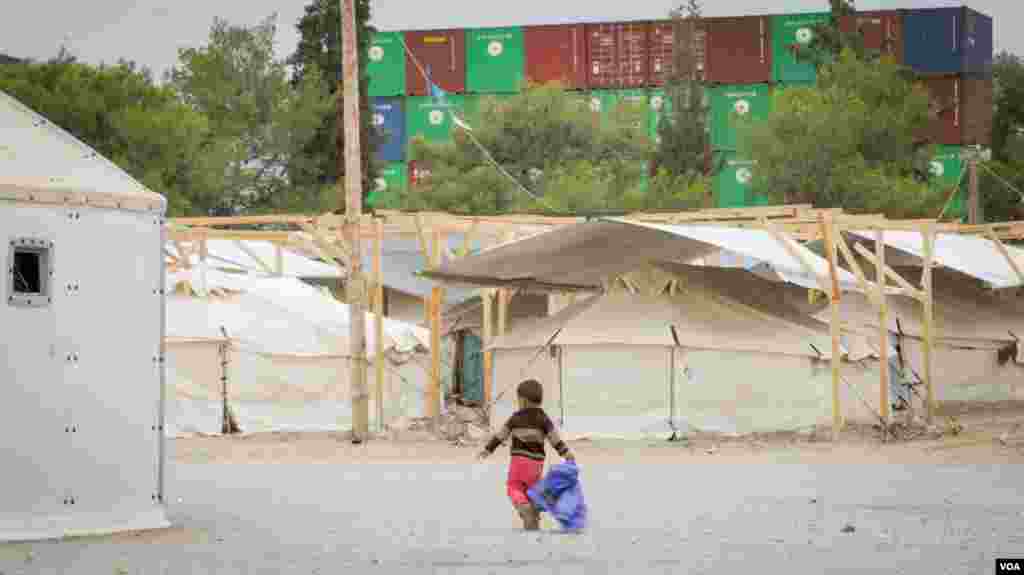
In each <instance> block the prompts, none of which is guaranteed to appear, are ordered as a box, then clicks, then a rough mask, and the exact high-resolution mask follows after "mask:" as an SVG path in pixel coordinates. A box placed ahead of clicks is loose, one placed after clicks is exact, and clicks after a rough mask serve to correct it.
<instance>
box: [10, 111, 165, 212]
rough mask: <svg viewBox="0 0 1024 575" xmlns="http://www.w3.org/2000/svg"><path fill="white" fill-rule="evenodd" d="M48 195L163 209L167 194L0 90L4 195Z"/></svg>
mask: <svg viewBox="0 0 1024 575" xmlns="http://www.w3.org/2000/svg"><path fill="white" fill-rule="evenodd" d="M46 191H53V192H60V193H70V194H72V195H73V196H74V197H76V198H81V200H82V201H83V202H87V203H94V200H96V203H101V204H103V203H109V202H110V201H112V200H113V201H116V202H117V203H118V204H119V207H122V208H123V209H130V208H132V207H138V208H140V209H144V210H147V211H148V210H154V211H163V210H164V209H165V206H166V202H165V200H164V198H163V196H161V195H159V194H156V193H154V192H151V191H150V190H148V189H146V187H145V186H143V185H142V184H141V183H139V182H138V181H137V180H135V179H134V178H132V177H131V176H130V175H128V173H127V172H125V171H124V170H122V169H121V168H119V167H117V166H116V165H115V164H114V163H113V162H111V161H110V160H108V159H107V158H104V157H103V156H101V155H100V154H99V153H98V152H97V151H96V150H94V149H92V148H91V147H89V146H88V145H86V144H85V143H84V142H82V141H81V140H79V139H78V138H75V137H74V136H72V135H71V134H69V133H68V132H66V131H65V130H63V129H62V128H61V127H60V126H57V125H56V124H54V123H53V122H51V121H49V120H47V119H46V118H44V117H43V116H41V115H39V114H37V113H36V112H34V111H32V110H31V109H29V108H28V107H26V106H25V105H23V104H22V103H21V102H19V101H17V100H15V99H14V98H12V97H11V96H10V95H8V94H6V93H4V92H2V91H0V193H14V194H18V195H19V197H21V196H23V197H24V198H25V200H26V201H32V200H31V199H30V197H34V196H35V194H36V193H37V192H46ZM100 199H102V200H103V202H100V201H99V200H100ZM122 202H123V205H120V204H121V203H122Z"/></svg>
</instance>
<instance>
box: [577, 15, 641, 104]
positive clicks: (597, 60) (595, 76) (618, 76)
mask: <svg viewBox="0 0 1024 575" xmlns="http://www.w3.org/2000/svg"><path fill="white" fill-rule="evenodd" d="M649 28H650V25H649V24H647V23H646V22H623V23H615V24H587V25H586V31H587V60H588V66H587V84H588V87H589V88H597V89H601V88H643V87H644V86H647V80H648V66H649V64H650V62H648V51H647V48H648V44H649V43H648V31H649Z"/></svg>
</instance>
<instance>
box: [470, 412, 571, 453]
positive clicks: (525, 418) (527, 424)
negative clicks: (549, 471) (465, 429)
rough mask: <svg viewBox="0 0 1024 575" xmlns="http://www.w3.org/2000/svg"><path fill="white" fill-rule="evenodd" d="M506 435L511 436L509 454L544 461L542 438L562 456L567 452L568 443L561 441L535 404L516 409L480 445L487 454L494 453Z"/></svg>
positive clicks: (553, 425) (556, 431)
mask: <svg viewBox="0 0 1024 575" xmlns="http://www.w3.org/2000/svg"><path fill="white" fill-rule="evenodd" d="M509 438H511V439H512V445H511V454H512V455H513V456H516V455H518V456H522V457H528V458H530V459H535V460H537V461H544V457H545V452H544V441H545V440H546V441H547V442H548V443H550V444H551V447H553V448H554V449H555V451H557V452H558V455H560V456H561V457H562V458H565V457H566V456H567V455H569V446H567V445H566V444H565V442H564V441H562V438H561V437H560V436H559V435H558V430H557V429H555V424H554V423H552V422H551V419H550V418H548V415H547V414H546V413H544V410H543V409H541V408H539V407H527V408H526V409H521V410H519V411H517V412H516V413H515V414H513V415H512V417H510V418H509V420H508V421H507V422H505V425H504V426H503V427H502V428H501V431H499V432H498V433H497V434H496V435H495V436H494V437H492V438H491V440H490V441H488V442H487V446H486V447H484V449H485V450H487V452H488V453H494V450H495V449H497V448H498V446H499V445H501V444H502V443H504V442H505V441H506V440H508V439H509Z"/></svg>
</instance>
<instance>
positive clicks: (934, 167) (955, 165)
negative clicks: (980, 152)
mask: <svg viewBox="0 0 1024 575" xmlns="http://www.w3.org/2000/svg"><path fill="white" fill-rule="evenodd" d="M961 153H962V149H961V147H960V146H939V150H938V154H937V155H936V156H935V157H934V158H933V159H932V161H931V166H930V169H929V171H930V172H931V175H932V182H933V185H934V186H935V188H936V193H939V194H941V195H942V198H943V199H945V198H948V197H949V194H950V193H951V192H952V190H953V187H957V188H958V189H957V192H956V195H955V196H954V197H953V200H952V201H951V202H950V203H949V206H948V207H947V208H946V213H945V215H944V216H943V217H944V219H945V218H946V217H948V218H954V219H963V218H964V217H966V215H967V205H966V203H965V202H964V186H963V185H962V184H963V182H961V181H960V176H961V174H962V173H963V169H964V162H963V159H961Z"/></svg>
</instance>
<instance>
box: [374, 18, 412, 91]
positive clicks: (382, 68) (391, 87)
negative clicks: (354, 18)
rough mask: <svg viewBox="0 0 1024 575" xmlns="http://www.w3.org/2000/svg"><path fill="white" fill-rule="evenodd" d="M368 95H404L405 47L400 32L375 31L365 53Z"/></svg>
mask: <svg viewBox="0 0 1024 575" xmlns="http://www.w3.org/2000/svg"><path fill="white" fill-rule="evenodd" d="M366 75H367V78H368V80H369V85H368V87H367V95H369V96H404V95H405V48H404V47H403V46H402V33H401V32H377V33H375V34H374V35H373V38H372V39H371V40H370V46H369V48H367V55H366Z"/></svg>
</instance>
